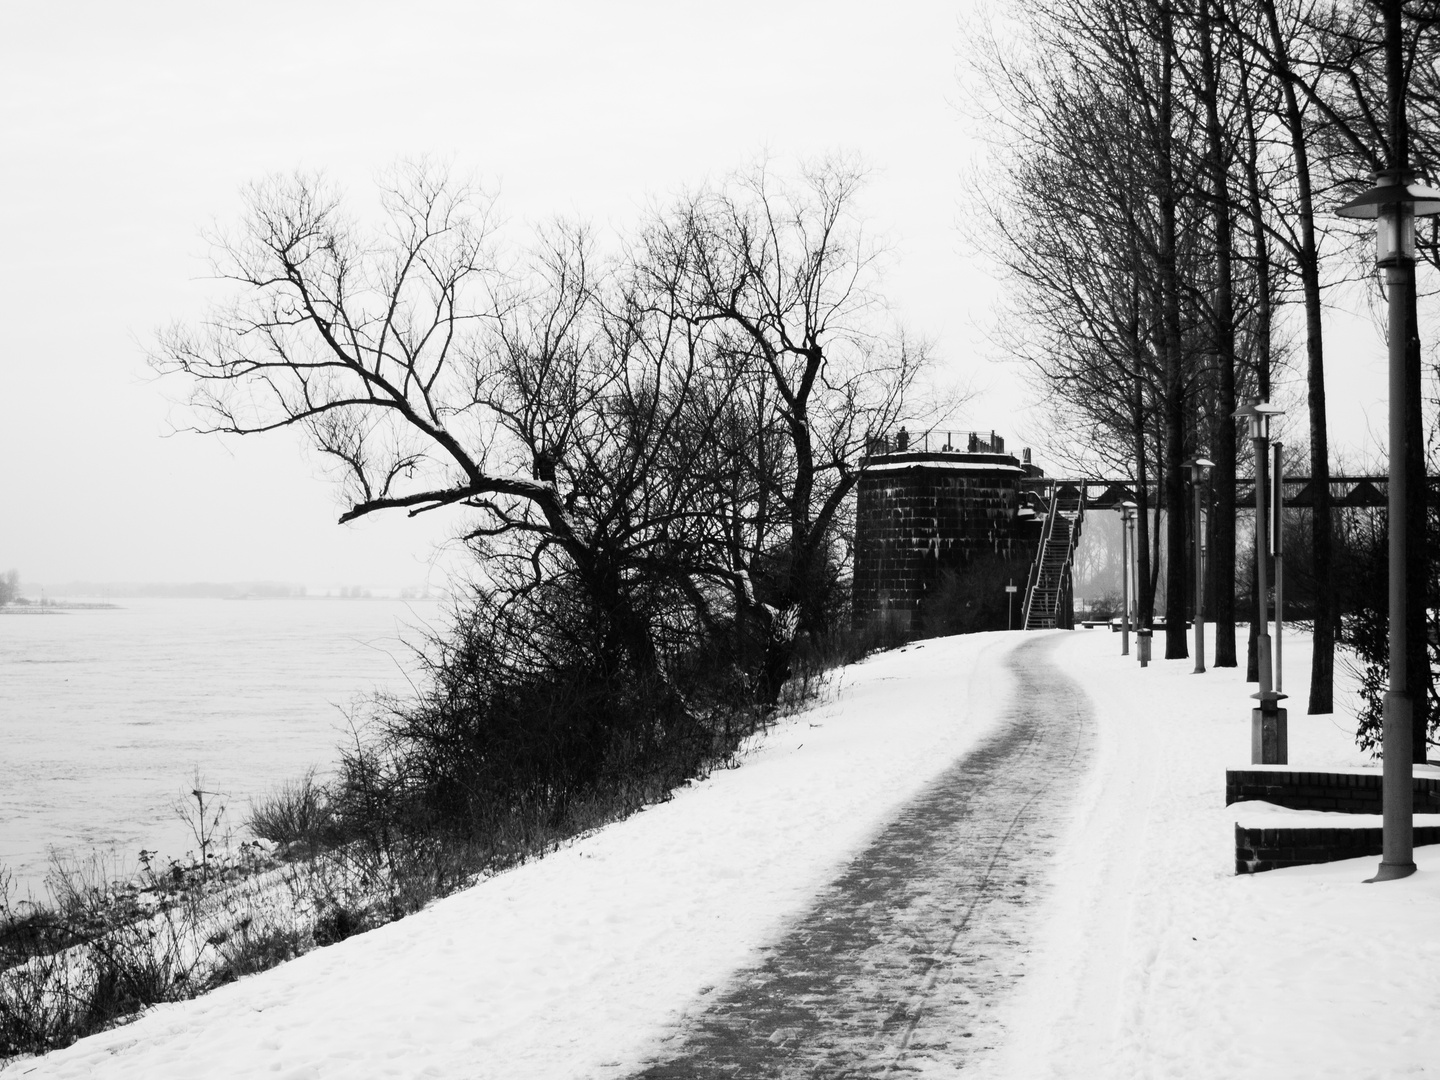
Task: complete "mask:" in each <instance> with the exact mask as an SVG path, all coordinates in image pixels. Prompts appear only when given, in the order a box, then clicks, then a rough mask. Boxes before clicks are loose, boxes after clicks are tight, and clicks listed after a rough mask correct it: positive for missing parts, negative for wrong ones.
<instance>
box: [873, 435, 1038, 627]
mask: <svg viewBox="0 0 1440 1080" xmlns="http://www.w3.org/2000/svg"><path fill="white" fill-rule="evenodd" d="M1029 458H1030V452H1029V451H1028V450H1026V451H1025V452H1024V455H1023V460H1022V459H1017V458H1016V457H1015V456H1014V455H1012V454H1007V453H1006V452H1005V440H1004V439H1002V438H1001V437H1000V436H998V435H996V434H995V433H994V432H993V431H992V432H936V431H931V432H926V433H925V434H924V435H917V436H910V435H907V433H906V432H905V429H904V428H901V429H900V432H899V433H898V434H897V435H895V436H893V437H890V438H877V439H872V440H871V442H870V445H869V454H868V455H867V456H866V457H865V459H864V461H863V462H862V463H861V472H860V481H859V484H858V486H857V487H858V491H857V505H856V513H855V576H854V582H853V585H852V593H851V612H852V615H851V618H852V622H853V625H854V627H855V629H857V630H865V629H881V628H888V629H890V630H893V631H895V632H898V633H900V634H903V635H906V636H909V635H920V634H925V633H948V632H954V631H955V630H957V629H1000V630H1003V629H1005V628H1006V622H1007V604H1006V601H1007V597H1006V594H1005V592H1004V586H1005V583H1006V579H1007V578H1012V579H1013V580H1014V581H1015V584H1016V585H1018V586H1019V587H1020V589H1021V593H1017V594H1015V596H1014V599H1015V603H1016V605H1017V606H1016V609H1015V618H1016V620H1018V619H1019V608H1018V605H1019V604H1020V603H1021V602H1023V600H1024V597H1023V589H1024V584H1025V577H1026V573H1027V572H1028V570H1029V568H1030V564H1031V563H1032V562H1033V561H1034V559H1035V553H1036V549H1037V546H1038V544H1039V542H1040V529H1039V527H1038V526H1039V522H1038V520H1037V517H1036V515H1035V513H1034V512H1033V511H1032V510H1031V509H1030V508H1029V506H1028V505H1027V504H1026V500H1025V496H1024V494H1023V493H1022V491H1021V485H1020V482H1021V481H1022V480H1024V479H1027V478H1030V477H1037V476H1040V475H1042V473H1041V471H1040V470H1039V469H1037V468H1035V467H1034V466H1032V465H1031V464H1030V462H1029ZM992 594H994V595H992ZM957 620H959V621H957ZM1016 625H1018V621H1017V623H1016Z"/></svg>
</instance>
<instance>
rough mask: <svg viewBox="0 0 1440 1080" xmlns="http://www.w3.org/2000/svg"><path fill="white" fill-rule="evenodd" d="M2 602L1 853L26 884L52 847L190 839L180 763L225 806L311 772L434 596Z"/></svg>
mask: <svg viewBox="0 0 1440 1080" xmlns="http://www.w3.org/2000/svg"><path fill="white" fill-rule="evenodd" d="M118 603H119V604H120V605H121V606H120V607H119V608H116V609H104V610H70V611H65V612H61V613H56V614H5V615H0V867H4V868H8V870H9V871H10V873H11V875H12V877H13V879H14V880H13V888H12V891H11V898H12V900H13V899H24V898H25V896H26V895H27V893H32V894H34V895H36V896H39V895H40V887H41V884H42V883H43V879H44V875H45V871H46V869H47V866H48V865H49V861H50V852H51V851H52V849H53V850H56V851H59V852H68V853H70V854H71V855H74V856H80V857H85V856H88V855H89V854H90V853H92V852H96V853H102V854H103V853H113V856H107V858H112V859H113V860H117V861H118V863H119V864H120V865H121V866H122V867H133V866H134V865H135V863H136V857H137V854H138V852H139V851H140V850H141V849H142V848H147V849H150V850H159V851H160V852H161V853H162V854H174V855H183V854H184V853H185V852H187V851H191V850H194V849H195V848H196V842H195V840H194V838H193V837H192V836H191V835H190V832H189V829H188V827H187V826H186V825H185V824H184V823H183V822H182V821H181V819H180V818H179V817H177V815H176V813H175V811H174V805H175V803H176V802H177V800H181V799H183V798H184V797H185V794H186V793H187V792H189V791H190V789H191V788H193V787H194V786H195V785H194V777H195V776H196V775H197V773H198V775H199V776H200V777H201V780H202V787H203V788H204V789H205V790H207V791H212V792H217V793H220V794H221V795H222V797H223V800H224V801H225V802H226V804H227V805H228V811H227V815H226V820H227V821H229V822H230V824H231V826H232V827H233V828H234V830H235V831H236V832H237V833H238V832H239V827H240V825H241V824H242V822H243V820H244V818H245V815H246V812H247V811H248V800H249V799H250V798H252V797H255V796H258V795H263V794H264V793H265V792H267V791H269V790H272V789H273V788H274V787H275V786H276V785H278V784H279V783H281V782H283V781H285V780H288V779H293V778H295V777H297V776H299V775H300V774H302V773H303V772H304V771H305V770H306V769H307V768H308V767H310V766H312V765H313V766H315V767H316V768H317V770H318V771H319V772H321V773H322V774H323V773H324V772H325V771H326V770H327V769H328V768H329V767H330V766H331V765H332V764H333V762H334V761H335V759H336V753H335V748H336V747H337V745H339V744H340V743H341V742H343V741H344V740H345V738H346V735H347V732H348V721H347V712H349V711H350V710H351V708H352V707H353V706H354V705H355V704H356V703H357V701H358V700H359V699H360V698H362V697H363V696H364V695H366V694H368V693H371V692H374V691H377V690H378V691H390V692H404V691H406V690H407V689H408V687H409V685H410V680H411V679H412V678H414V677H415V672H416V671H417V669H418V665H417V663H416V662H415V660H414V657H413V655H412V653H411V651H410V649H409V648H408V647H407V642H408V643H418V642H419V641H420V640H421V639H422V637H423V634H424V630H425V628H426V627H427V626H430V625H435V624H438V623H439V622H440V621H441V619H442V616H443V612H442V608H441V605H440V604H439V603H438V602H437V601H433V600H431V601H425V600H420V601H415V600H411V601H398V600H338V599H319V598H306V599H275V600H122V601H118Z"/></svg>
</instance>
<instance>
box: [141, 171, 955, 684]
mask: <svg viewBox="0 0 1440 1080" xmlns="http://www.w3.org/2000/svg"><path fill="white" fill-rule="evenodd" d="M861 180H862V176H861V173H860V171H859V170H858V169H857V168H856V167H855V166H854V165H853V164H851V163H848V162H844V161H836V160H832V161H826V162H822V163H819V164H816V165H814V166H813V167H808V168H805V169H803V170H801V172H800V174H799V175H798V176H796V177H794V178H793V179H782V178H780V177H777V176H776V175H775V173H774V172H773V171H772V170H769V169H767V168H766V167H763V166H762V167H757V168H755V169H753V170H751V171H749V172H746V173H744V174H741V175H737V176H735V177H733V178H731V179H730V180H729V181H727V182H725V183H722V184H717V185H712V186H709V187H706V188H703V189H700V190H698V191H695V192H693V193H691V194H689V195H687V196H685V197H683V198H680V199H678V200H677V201H675V202H674V203H672V204H670V205H668V206H665V207H663V208H660V209H657V210H655V211H653V212H652V213H650V214H649V215H648V216H647V217H646V219H645V220H644V221H643V222H642V224H641V225H640V226H639V227H638V228H637V229H636V230H635V232H634V233H633V235H631V236H629V237H627V238H625V240H624V242H623V243H622V244H619V245H617V246H616V248H615V250H611V251H606V250H603V249H602V245H601V244H600V243H599V242H598V240H597V238H596V236H595V234H594V233H593V232H592V231H591V230H590V229H589V228H587V227H586V226H584V225H580V224H575V223H564V222H562V223H556V224H553V225H550V226H548V227H546V228H542V229H540V230H538V231H537V232H536V233H535V234H534V238H533V240H532V241H531V242H529V243H528V244H526V245H524V246H516V245H507V244H505V243H504V242H503V238H502V233H501V230H500V229H499V228H498V227H497V226H496V225H495V223H494V206H493V201H492V200H491V198H489V197H488V196H487V195H486V194H485V193H484V192H483V191H481V190H479V189H477V188H475V187H473V186H467V185H464V184H460V183H458V182H456V181H455V180H454V179H452V178H451V177H449V176H447V175H446V174H445V173H444V172H443V171H441V170H437V169H435V168H433V167H429V166H427V165H423V164H421V165H404V166H401V167H399V168H397V169H396V170H394V172H393V175H391V176H390V177H389V178H388V181H387V182H386V183H385V184H384V186H383V192H382V197H381V209H382V214H381V215H380V220H379V224H378V226H377V227H373V228H372V227H368V226H367V225H366V224H364V222H363V220H362V219H359V218H356V217H354V216H352V214H351V213H350V212H349V211H348V210H347V209H346V208H345V205H344V203H343V201H342V199H341V197H340V195H339V194H338V193H337V192H336V191H335V190H333V189H332V187H331V186H330V185H328V184H327V183H326V182H324V181H323V180H322V179H321V178H318V177H315V176H294V177H289V178H277V179H271V180H267V181H265V182H263V183H259V184H256V185H255V186H253V187H252V188H250V189H249V191H248V193H247V196H246V213H245V216H244V218H243V220H242V222H241V223H240V224H239V226H238V227H237V228H236V229H235V230H234V231H233V232H232V233H230V234H228V235H225V236H219V237H216V238H215V252H216V255H215V263H216V269H217V272H218V274H219V276H220V277H221V278H222V279H223V280H225V281H226V282H228V283H229V284H230V286H231V289H230V292H229V295H228V298H227V300H226V302H225V304H224V306H222V307H219V308H217V309H216V310H215V311H214V312H213V313H212V315H211V316H210V317H209V318H208V319H207V320H206V322H205V323H204V324H203V325H200V326H177V327H174V328H172V329H171V330H169V331H167V332H166V333H164V334H163V335H162V336H161V339H160V343H159V346H158V348H157V349H156V350H155V352H154V355H153V357H152V363H153V365H154V366H155V367H156V368H157V369H158V370H159V371H161V372H162V373H165V374H167V375H170V376H173V377H178V378H183V379H185V380H188V382H189V385H190V390H191V397H190V404H191V406H192V407H193V408H192V411H193V417H194V421H193V427H194V428H195V429H196V430H200V431H207V432H223V433H234V434H246V435H248V434H253V433H259V432H267V431H273V430H275V429H280V428H293V429H297V430H299V431H301V432H303V433H304V437H305V439H306V441H307V442H308V443H309V445H310V446H311V447H313V448H314V449H315V450H316V451H318V452H319V453H320V454H321V455H323V457H324V459H325V460H326V461H328V462H329V463H330V464H331V465H332V466H333V468H334V471H335V475H336V478H337V480H338V481H339V483H340V485H341V488H342V491H343V498H344V501H345V509H344V512H343V514H342V516H341V520H342V521H352V520H354V519H357V518H361V517H364V516H366V515H370V514H375V513H380V512H386V511H399V512H402V513H407V514H410V515H416V514H422V513H432V512H438V511H446V510H449V511H456V512H458V513H459V515H460V516H459V518H458V520H460V521H462V522H463V525H462V527H461V532H462V535H463V540H464V542H465V543H466V544H468V545H469V547H470V549H471V550H472V551H473V553H474V554H475V556H476V557H477V559H478V562H477V564H476V565H477V566H478V567H479V572H478V574H477V578H476V583H475V584H476V603H477V604H478V605H479V606H480V609H481V610H483V611H484V612H486V613H487V614H486V615H485V616H484V618H483V619H481V620H479V622H480V623H483V624H484V625H483V626H480V627H478V628H477V629H476V630H475V632H477V633H481V634H484V633H486V632H487V630H486V628H487V627H488V628H490V631H493V633H494V634H496V635H501V631H502V629H503V628H505V627H510V628H512V629H513V631H514V632H511V633H505V634H503V635H501V636H503V637H504V638H505V640H506V641H507V643H508V645H507V647H509V648H511V650H512V652H511V655H510V656H509V658H508V659H507V661H506V662H507V664H511V663H513V664H518V665H519V666H520V667H521V668H528V670H530V671H532V672H534V671H537V670H541V669H545V668H547V667H550V666H553V665H555V664H557V663H563V664H565V665H568V666H569V670H571V671H573V670H577V669H583V671H584V672H585V673H586V674H585V676H584V677H585V679H586V680H588V681H590V682H593V683H595V684H597V685H609V686H617V685H621V684H624V685H643V686H646V687H648V688H650V690H652V691H655V692H657V693H658V694H659V695H660V696H661V697H666V698H669V699H670V700H672V701H674V702H676V703H678V704H677V707H679V708H682V709H684V708H687V707H689V703H687V702H686V701H685V695H686V694H687V693H689V692H690V691H689V690H687V688H686V687H684V686H682V685H680V684H679V682H677V680H676V679H675V678H674V673H675V671H676V670H678V669H679V668H680V667H682V666H684V665H687V664H693V663H694V662H695V658H696V657H697V656H700V655H704V656H707V657H709V658H710V660H711V661H713V663H712V665H711V666H712V668H714V669H715V670H723V671H724V672H726V673H728V674H727V676H726V677H727V678H731V679H732V680H733V679H738V680H739V681H740V683H742V684H743V692H744V694H746V695H748V696H749V697H751V698H753V699H755V700H758V701H761V702H768V701H773V700H774V698H775V695H776V694H777V693H778V691H779V687H780V683H781V682H782V681H783V679H784V677H785V674H786V672H787V670H788V668H789V665H790V658H791V654H792V651H793V649H794V647H795V641H796V635H797V633H803V634H808V635H824V634H825V633H827V632H829V631H830V630H831V629H832V628H834V627H835V626H836V625H837V622H838V614H839V613H838V610H837V590H836V582H837V577H838V575H839V572H840V567H841V565H842V561H843V555H844V550H843V545H844V544H845V543H846V542H847V540H848V532H849V528H848V520H847V511H846V496H847V494H848V493H849V492H850V490H851V488H852V487H853V486H854V484H855V482H856V478H857V472H856V470H857V468H858V461H859V456H860V452H861V449H862V447H863V443H864V439H865V435H866V432H867V431H871V430H884V429H886V428H888V427H890V426H891V425H892V424H896V423H898V422H899V421H900V419H901V418H902V412H903V410H904V409H905V407H906V395H907V392H908V391H909V390H910V388H911V386H912V384H913V382H914V380H915V379H916V377H917V374H918V373H919V372H920V370H921V369H922V367H923V366H924V364H925V361H926V349H925V347H924V345H923V344H919V343H916V342H915V341H913V340H911V339H910V338H908V337H907V336H906V335H905V333H904V332H903V330H901V329H900V328H899V327H898V326H897V325H895V323H894V322H893V321H892V320H891V319H890V317H889V316H888V314H887V312H886V309H885V307H884V305H883V304H882V303H881V300H880V297H879V295H878V292H877V284H878V271H879V259H880V256H881V249H880V248H879V247H878V246H877V245H876V244H875V243H874V242H873V241H872V240H871V239H870V238H869V236H868V235H867V233H866V231H865V229H864V228H863V226H862V222H861V220H860V219H859V217H858V216H857V213H856V209H855V203H856V198H857V194H858V191H859V189H860V186H861ZM487 648H488V647H487ZM462 652H463V650H462ZM734 691H735V687H734V686H730V687H729V689H727V691H726V693H733V692H734Z"/></svg>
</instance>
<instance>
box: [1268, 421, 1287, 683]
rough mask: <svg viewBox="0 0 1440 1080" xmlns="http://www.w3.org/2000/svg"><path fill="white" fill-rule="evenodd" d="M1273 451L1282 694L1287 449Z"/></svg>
mask: <svg viewBox="0 0 1440 1080" xmlns="http://www.w3.org/2000/svg"><path fill="white" fill-rule="evenodd" d="M1270 449H1271V450H1272V451H1273V452H1274V454H1275V460H1274V461H1273V462H1272V463H1271V468H1270V482H1271V483H1272V484H1273V485H1274V491H1275V497H1274V498H1273V499H1272V500H1271V502H1270V505H1271V507H1272V512H1271V517H1272V518H1273V519H1274V525H1273V526H1272V527H1271V529H1270V535H1271V536H1272V537H1274V539H1273V541H1272V543H1271V546H1272V547H1273V548H1274V549H1275V690H1276V692H1280V691H1283V690H1284V689H1285V653H1284V651H1283V643H1284V640H1285V461H1284V457H1285V454H1284V449H1285V448H1284V446H1282V445H1281V444H1280V443H1279V442H1274V443H1271V444H1270Z"/></svg>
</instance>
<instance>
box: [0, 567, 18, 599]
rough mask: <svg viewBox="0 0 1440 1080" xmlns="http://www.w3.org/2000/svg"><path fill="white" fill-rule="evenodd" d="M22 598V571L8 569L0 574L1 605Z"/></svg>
mask: <svg viewBox="0 0 1440 1080" xmlns="http://www.w3.org/2000/svg"><path fill="white" fill-rule="evenodd" d="M18 599H20V571H18V570H6V571H5V572H4V573H3V574H0V606H3V605H5V604H10V603H14V602H15V601H16V600H18Z"/></svg>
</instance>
